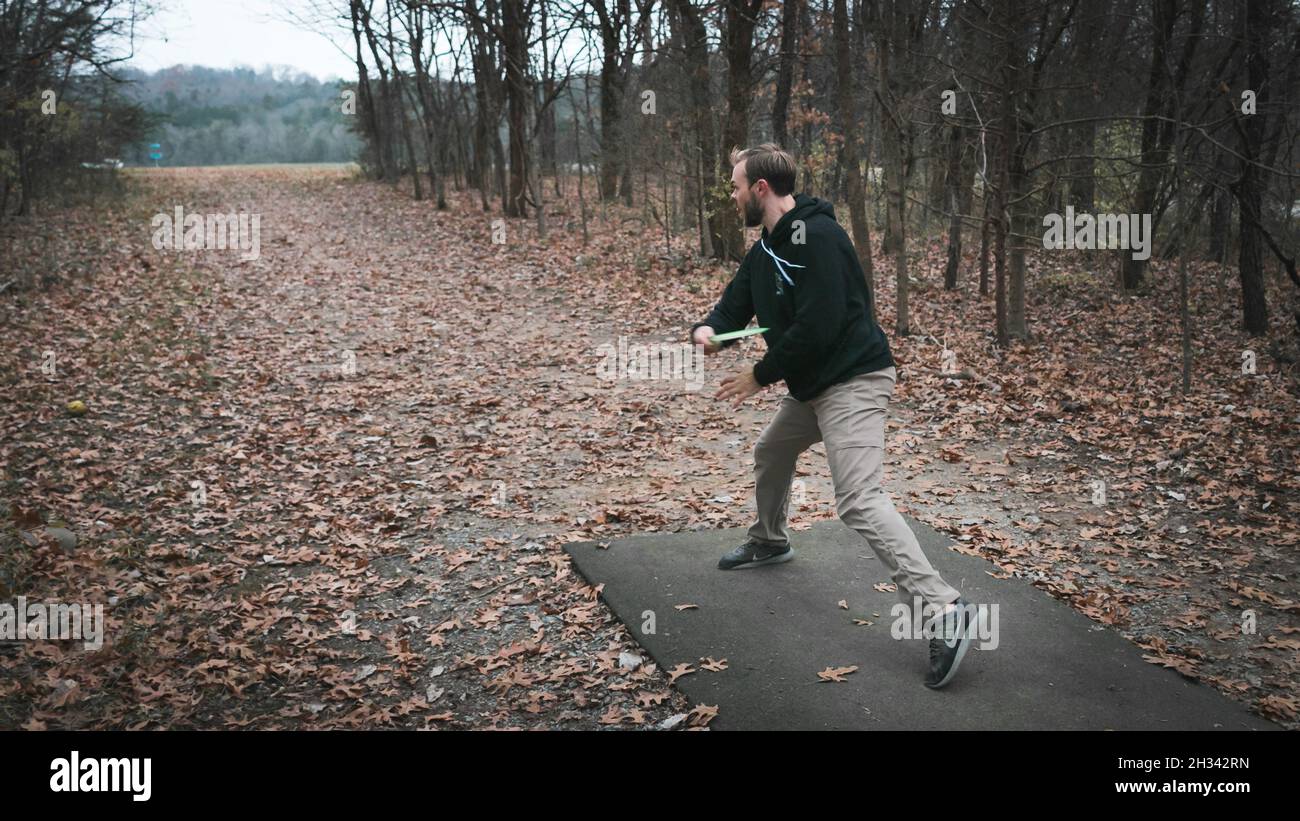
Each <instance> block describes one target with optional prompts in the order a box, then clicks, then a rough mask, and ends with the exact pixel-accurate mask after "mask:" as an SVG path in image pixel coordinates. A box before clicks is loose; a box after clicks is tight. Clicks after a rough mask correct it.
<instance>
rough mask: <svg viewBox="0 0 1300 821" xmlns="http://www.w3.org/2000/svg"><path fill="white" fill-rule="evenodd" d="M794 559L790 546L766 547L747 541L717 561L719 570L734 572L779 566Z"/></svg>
mask: <svg viewBox="0 0 1300 821" xmlns="http://www.w3.org/2000/svg"><path fill="white" fill-rule="evenodd" d="M793 558H794V548H792V547H790V545H781V546H776V545H768V544H762V543H760V542H755V541H748V542H745V543H744V544H742V545H741V546H740V547H738V548H736V549H735V550H732V551H731V552H730V553H728V554H727V555H725V556H723V557H722V558H721V559H719V560H718V569H719V570H736V569H737V568H741V567H758V566H759V565H763V564H779V563H781V562H788V561H790V560H791V559H793Z"/></svg>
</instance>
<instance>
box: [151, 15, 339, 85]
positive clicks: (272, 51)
mask: <svg viewBox="0 0 1300 821" xmlns="http://www.w3.org/2000/svg"><path fill="white" fill-rule="evenodd" d="M157 5H158V7H159V8H158V11H157V12H156V13H155V14H153V15H152V16H151V17H150V18H149V19H148V20H146V21H145V22H143V23H142V24H140V25H139V26H137V27H136V31H135V57H134V58H133V59H132V60H131V61H130V65H132V66H133V67H135V68H139V69H143V70H145V71H154V70H157V69H160V68H166V67H168V66H173V65H176V64H178V63H184V64H187V65H200V66H210V67H213V68H230V67H232V66H241V65H242V66H250V67H252V68H262V67H263V66H267V65H271V66H291V67H293V68H296V69H298V70H299V71H304V72H306V73H308V74H313V75H315V76H316V77H317V78H318V79H321V80H325V79H331V78H351V77H354V76H355V75H356V66H355V65H354V64H353V62H352V60H351V59H349V57H348V56H347V55H346V54H344V53H342V52H340V51H339V49H338V48H336V47H335V46H334V45H333V44H331V42H330V39H328V38H326V37H325V36H323V35H321V34H318V33H316V32H313V31H311V30H309V29H307V28H306V27H304V26H302V25H296V24H295V23H293V22H291V21H290V19H289V18H290V15H291V14H297V15H299V16H302V17H307V18H309V19H312V20H315V21H318V22H317V23H316V28H317V29H319V30H332V31H333V33H334V40H335V41H336V42H337V43H339V45H342V46H346V47H350V46H351V41H350V39H349V38H348V35H347V34H346V32H345V30H344V29H341V28H333V29H330V23H329V22H328V21H327V20H324V21H322V20H321V19H320V17H321V14H320V13H319V12H315V11H313V8H314V7H316V8H328V6H329V5H331V4H330V3H328V2H326V0H316V2H313V0H158V3H157ZM332 5H334V6H336V7H339V8H343V7H344V5H345V4H343V3H340V2H335V3H332Z"/></svg>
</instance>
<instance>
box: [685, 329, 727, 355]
mask: <svg viewBox="0 0 1300 821" xmlns="http://www.w3.org/2000/svg"><path fill="white" fill-rule="evenodd" d="M713 333H714V331H713V329H712V328H710V327H709V326H708V325H701V326H700V327H698V328H696V329H695V336H693V337H692V338H691V342H693V343H694V344H696V345H703V346H704V353H706V354H713V353H717V352H718V351H720V350H722V345H720V344H718V343H715V342H710V341H709V339H710V338H712V336H713Z"/></svg>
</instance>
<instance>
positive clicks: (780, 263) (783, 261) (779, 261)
mask: <svg viewBox="0 0 1300 821" xmlns="http://www.w3.org/2000/svg"><path fill="white" fill-rule="evenodd" d="M758 243H759V245H762V246H763V250H764V251H767V255H768V256H770V257H771V258H772V259H773V260H774V261H775V262H776V270H778V271H780V272H781V276H783V277H785V281H786V282H788V283H790V284H791V285H793V284H794V280H793V279H790V275H789V274H787V273H786V272H785V268H784V267H783V265H789V266H790V267H791V268H806V267H808V266H806V265H799V264H798V263H794V262H790V261H789V260H787V259H781V258H780V257H778V256H777V255H776V254H774V253H772V249H771V248H768V247H767V243H766V242H764V241H763V238H762V237H759V239H758Z"/></svg>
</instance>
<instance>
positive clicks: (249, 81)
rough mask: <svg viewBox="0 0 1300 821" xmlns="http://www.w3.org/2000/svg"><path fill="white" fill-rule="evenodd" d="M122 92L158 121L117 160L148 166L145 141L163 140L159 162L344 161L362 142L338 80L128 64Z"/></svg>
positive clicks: (279, 71) (288, 72)
mask: <svg viewBox="0 0 1300 821" xmlns="http://www.w3.org/2000/svg"><path fill="white" fill-rule="evenodd" d="M126 77H127V79H129V80H131V82H130V84H129V85H128V86H127V87H126V88H125V89H123V93H124V95H125V96H126V97H127V98H128V99H131V100H134V101H136V102H138V103H139V104H140V105H141V106H143V107H144V108H145V110H146V111H148V112H149V113H150V114H151V115H153V116H154V117H155V118H156V122H157V123H158V125H157V127H156V129H155V131H154V133H153V136H152V137H151V138H150V139H149V140H148V141H146V143H144V144H142V145H140V146H139V148H138V150H136V151H134V152H131V153H129V154H128V156H127V157H124V158H123V159H125V160H127V162H128V163H129V164H132V165H153V161H152V160H150V159H149V149H148V143H149V142H155V143H159V144H161V146H162V154H163V159H162V160H161V161H160V162H159V165H167V166H176V165H227V164H243V163H292V162H349V161H352V160H354V159H356V157H357V154H358V153H359V152H360V149H361V143H360V141H359V140H358V139H357V137H356V136H355V135H354V134H353V133H352V131H351V127H350V123H349V119H348V116H347V115H344V114H343V113H342V112H341V111H340V106H341V99H340V92H341V89H342V83H341V82H338V81H331V82H324V83H323V82H320V81H319V80H317V79H316V78H314V77H312V76H310V75H307V74H300V73H298V72H295V71H293V70H292V69H286V68H264V69H261V70H254V69H251V68H236V69H218V68H204V67H202V66H173V67H171V68H167V69H161V70H159V71H156V72H152V73H149V72H143V71H135V70H130V71H127V72H126Z"/></svg>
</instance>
